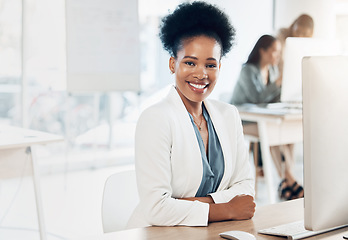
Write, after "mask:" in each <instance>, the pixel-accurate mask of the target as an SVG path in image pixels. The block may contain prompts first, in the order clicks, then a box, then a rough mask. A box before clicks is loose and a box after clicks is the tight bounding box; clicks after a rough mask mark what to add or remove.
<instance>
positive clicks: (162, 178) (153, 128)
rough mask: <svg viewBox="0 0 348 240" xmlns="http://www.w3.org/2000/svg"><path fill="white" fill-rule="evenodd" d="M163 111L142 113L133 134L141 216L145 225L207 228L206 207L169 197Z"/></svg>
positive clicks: (167, 125) (167, 124)
mask: <svg viewBox="0 0 348 240" xmlns="http://www.w3.org/2000/svg"><path fill="white" fill-rule="evenodd" d="M165 113H166V112H165V111H161V110H158V109H156V108H151V109H148V110H146V111H145V112H143V113H142V115H141V117H140V118H139V120H138V123H137V127H136V134H135V168H136V176H137V185H138V191H139V197H140V205H139V207H140V208H141V212H142V217H143V218H144V219H145V221H146V222H147V223H148V224H149V225H158V226H174V225H186V226H207V225H208V215H209V204H207V203H202V202H199V201H186V200H179V199H175V198H173V197H172V187H171V181H172V179H171V178H172V174H171V162H170V161H171V144H172V126H171V121H170V117H169V116H167V115H166V114H165Z"/></svg>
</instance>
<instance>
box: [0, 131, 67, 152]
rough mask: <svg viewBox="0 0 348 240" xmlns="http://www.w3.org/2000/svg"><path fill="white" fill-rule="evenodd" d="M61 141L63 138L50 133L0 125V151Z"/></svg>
mask: <svg viewBox="0 0 348 240" xmlns="http://www.w3.org/2000/svg"><path fill="white" fill-rule="evenodd" d="M62 140H63V137H61V136H58V135H54V134H50V133H45V132H40V131H35V130H31V129H24V128H18V127H12V126H7V125H0V149H10V148H21V147H27V146H30V145H33V144H45V143H51V142H57V141H62Z"/></svg>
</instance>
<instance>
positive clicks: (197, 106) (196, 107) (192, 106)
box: [176, 89, 203, 118]
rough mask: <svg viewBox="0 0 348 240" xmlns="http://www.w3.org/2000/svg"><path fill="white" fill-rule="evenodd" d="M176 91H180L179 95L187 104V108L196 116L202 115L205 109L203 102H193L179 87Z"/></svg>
mask: <svg viewBox="0 0 348 240" xmlns="http://www.w3.org/2000/svg"><path fill="white" fill-rule="evenodd" d="M176 91H177V92H178V93H179V96H180V98H181V100H182V102H183V103H184V105H185V108H186V110H187V111H188V112H189V113H190V114H191V115H192V116H193V117H195V118H198V117H199V116H201V115H202V112H203V109H202V103H203V102H193V101H191V100H189V99H187V98H186V97H185V96H184V95H183V94H182V93H181V92H180V91H178V89H176Z"/></svg>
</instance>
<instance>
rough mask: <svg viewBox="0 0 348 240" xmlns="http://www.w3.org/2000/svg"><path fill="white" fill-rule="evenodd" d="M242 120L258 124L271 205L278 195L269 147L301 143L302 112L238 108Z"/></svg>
mask: <svg viewBox="0 0 348 240" xmlns="http://www.w3.org/2000/svg"><path fill="white" fill-rule="evenodd" d="M238 110H239V114H240V117H241V119H242V120H244V121H251V122H256V123H257V126H258V133H259V140H260V145H261V154H262V163H263V171H264V176H265V180H266V183H267V189H268V198H269V202H270V203H275V199H276V193H275V190H276V189H274V187H273V186H274V185H273V178H272V172H271V164H272V157H271V152H270V149H269V147H270V146H277V145H283V144H292V143H296V142H301V141H302V139H303V132H302V111H301V110H296V111H290V110H286V109H284V110H282V109H267V108H258V107H256V106H254V107H252V108H244V107H241V108H238Z"/></svg>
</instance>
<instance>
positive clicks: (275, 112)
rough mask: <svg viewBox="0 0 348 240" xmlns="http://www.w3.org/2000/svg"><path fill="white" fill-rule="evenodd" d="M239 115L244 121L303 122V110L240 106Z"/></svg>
mask: <svg viewBox="0 0 348 240" xmlns="http://www.w3.org/2000/svg"><path fill="white" fill-rule="evenodd" d="M237 108H238V111H239V114H240V116H241V118H242V120H246V121H258V120H267V121H271V120H272V119H273V120H275V121H279V120H302V109H273V108H266V107H258V106H257V105H253V106H252V107H248V106H247V107H246V106H243V105H242V106H238V107H237Z"/></svg>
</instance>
